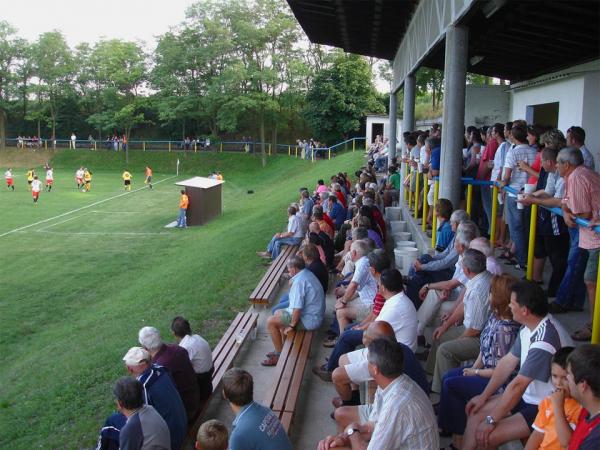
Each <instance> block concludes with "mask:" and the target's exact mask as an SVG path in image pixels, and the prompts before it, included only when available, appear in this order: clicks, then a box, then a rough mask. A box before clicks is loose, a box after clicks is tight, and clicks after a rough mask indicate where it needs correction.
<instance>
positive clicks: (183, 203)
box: [177, 189, 190, 228]
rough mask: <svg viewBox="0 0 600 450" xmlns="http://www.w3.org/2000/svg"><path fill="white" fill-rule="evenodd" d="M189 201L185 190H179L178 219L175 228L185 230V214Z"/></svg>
mask: <svg viewBox="0 0 600 450" xmlns="http://www.w3.org/2000/svg"><path fill="white" fill-rule="evenodd" d="M189 204H190V199H189V198H188V196H187V194H186V193H185V189H182V190H181V197H179V217H178V218H177V228H187V224H186V217H185V215H186V213H187V209H188V205H189Z"/></svg>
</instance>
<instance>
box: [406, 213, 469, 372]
mask: <svg viewBox="0 0 600 450" xmlns="http://www.w3.org/2000/svg"><path fill="white" fill-rule="evenodd" d="M477 232H478V229H477V226H476V225H475V224H474V223H472V222H463V223H462V224H461V227H460V228H459V229H458V231H457V233H456V237H455V239H454V248H455V249H456V252H457V254H458V255H459V256H460V255H462V254H463V253H464V252H465V251H467V249H468V248H469V244H470V243H471V241H472V240H473V238H474V237H475V236H476V233H477ZM467 281H469V280H468V278H467V277H466V276H465V274H464V272H463V266H462V263H461V260H460V258H459V259H458V261H457V262H456V264H455V269H454V275H453V276H452V278H451V279H450V280H447V281H438V282H437V283H427V284H426V285H425V286H423V287H422V288H421V290H420V291H419V299H420V300H421V301H422V302H423V303H422V304H421V305H420V308H418V310H417V317H418V319H419V325H418V327H417V335H418V336H425V334H424V333H425V329H426V328H427V327H430V326H431V327H437V326H439V325H440V324H441V322H442V317H444V315H445V314H450V313H451V312H452V311H453V309H454V307H455V306H456V304H457V301H458V300H459V298H460V297H461V296H462V294H463V289H464V287H465V286H466V284H467ZM421 341H422V342H424V338H421ZM431 370H433V367H431Z"/></svg>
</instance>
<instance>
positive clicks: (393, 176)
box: [383, 166, 401, 206]
mask: <svg viewBox="0 0 600 450" xmlns="http://www.w3.org/2000/svg"><path fill="white" fill-rule="evenodd" d="M388 174H389V176H388V181H387V184H386V185H385V190H384V192H383V203H384V205H385V206H392V201H394V200H396V201H398V199H399V196H400V182H401V180H400V174H399V173H398V168H397V167H396V166H390V168H389V169H388Z"/></svg>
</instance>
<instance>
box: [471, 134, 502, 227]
mask: <svg viewBox="0 0 600 450" xmlns="http://www.w3.org/2000/svg"><path fill="white" fill-rule="evenodd" d="M501 128H502V124H500V123H496V124H494V126H493V127H490V128H489V129H488V133H489V138H488V139H487V141H486V144H485V149H484V150H483V153H482V155H481V160H480V161H479V167H478V168H477V176H476V178H477V179H478V180H482V181H490V180H491V179H492V171H493V168H494V160H495V158H496V151H497V150H498V148H499V147H500V144H501V143H502V142H504V139H502V140H500V141H499V140H498V138H497V136H498V134H497V131H499V130H501ZM480 192H481V204H482V206H483V211H484V212H485V217H486V219H487V224H488V230H489V227H490V226H491V224H492V186H480Z"/></svg>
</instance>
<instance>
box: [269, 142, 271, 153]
mask: <svg viewBox="0 0 600 450" xmlns="http://www.w3.org/2000/svg"><path fill="white" fill-rule="evenodd" d="M269 156H271V144H269Z"/></svg>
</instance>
